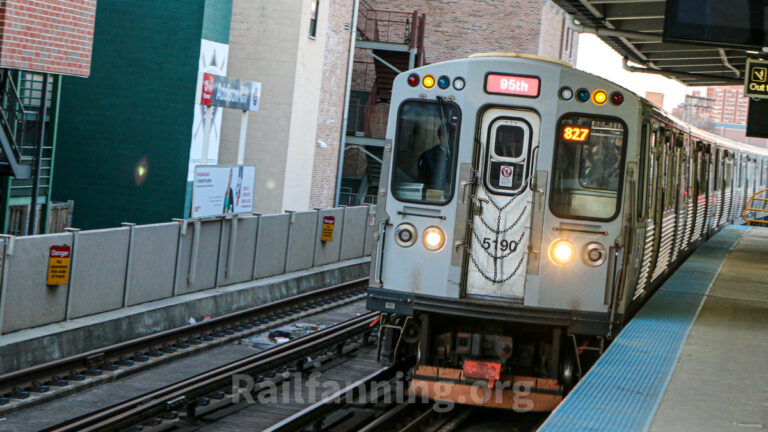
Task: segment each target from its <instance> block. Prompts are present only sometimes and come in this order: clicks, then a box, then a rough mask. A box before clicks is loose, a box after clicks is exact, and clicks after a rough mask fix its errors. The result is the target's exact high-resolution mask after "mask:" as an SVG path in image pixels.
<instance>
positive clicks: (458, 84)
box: [453, 78, 466, 90]
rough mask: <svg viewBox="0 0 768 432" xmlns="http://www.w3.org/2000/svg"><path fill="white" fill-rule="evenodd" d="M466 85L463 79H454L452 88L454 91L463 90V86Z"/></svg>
mask: <svg viewBox="0 0 768 432" xmlns="http://www.w3.org/2000/svg"><path fill="white" fill-rule="evenodd" d="M465 85H466V83H465V82H464V78H455V79H454V80H453V88H455V89H456V90H464V86H465Z"/></svg>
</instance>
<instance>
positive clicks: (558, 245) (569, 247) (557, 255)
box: [549, 239, 576, 265]
mask: <svg viewBox="0 0 768 432" xmlns="http://www.w3.org/2000/svg"><path fill="white" fill-rule="evenodd" d="M575 255H576V253H575V249H574V247H573V243H571V242H569V241H568V240H565V239H558V240H555V241H553V242H552V244H551V245H550V246H549V259H551V260H552V262H553V263H555V264H558V265H566V264H569V263H570V262H571V261H573V257H574V256H575Z"/></svg>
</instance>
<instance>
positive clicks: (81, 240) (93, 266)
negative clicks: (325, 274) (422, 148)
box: [0, 206, 375, 333]
mask: <svg viewBox="0 0 768 432" xmlns="http://www.w3.org/2000/svg"><path fill="white" fill-rule="evenodd" d="M370 209H371V207H369V206H365V207H346V208H339V209H329V210H322V211H304V212H290V213H285V214H275V215H239V216H236V217H234V216H229V217H227V218H214V219H208V220H178V221H175V222H172V223H164V224H153V225H143V226H133V225H131V224H126V226H124V227H120V228H113V229H106V230H93V231H77V230H72V232H68V233H62V234H49V235H40V236H29V237H12V236H2V238H0V333H9V332H12V331H16V330H21V329H25V328H30V327H36V326H40V325H44V324H50V323H55V322H60V321H65V320H68V319H73V318H77V317H82V316H86V315H92V314H97V313H101V312H106V311H109V310H114V309H119V308H122V307H127V306H132V305H136V304H140V303H144V302H148V301H154V300H159V299H164V298H168V297H173V296H176V295H182V294H187V293H191V292H196V291H202V290H207V289H212V288H216V287H221V286H226V285H232V284H236V283H242V282H247V281H251V280H254V279H259V278H264V277H269V276H275V275H279V274H283V273H286V272H293V271H298V270H305V269H309V268H312V267H315V266H321V265H325V264H331V263H335V262H338V261H344V260H350V259H354V258H360V257H362V256H366V255H369V254H370V251H371V247H372V246H371V245H372V242H371V238H372V235H373V232H374V231H375V227H373V226H372V224H371V220H372V218H371V217H370V214H371V213H370ZM324 216H333V217H334V218H335V224H334V234H333V240H332V241H322V240H321V233H322V218H323V217H324ZM55 245H69V246H71V247H72V258H71V263H70V274H69V280H68V284H66V285H61V286H49V285H47V272H48V258H49V250H50V247H51V246H55Z"/></svg>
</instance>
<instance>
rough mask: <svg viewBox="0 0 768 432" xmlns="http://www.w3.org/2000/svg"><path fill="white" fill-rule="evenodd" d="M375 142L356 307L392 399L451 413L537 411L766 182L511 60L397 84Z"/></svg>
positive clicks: (696, 141) (573, 83)
mask: <svg viewBox="0 0 768 432" xmlns="http://www.w3.org/2000/svg"><path fill="white" fill-rule="evenodd" d="M387 138H388V140H387V144H386V146H385V148H384V159H383V161H384V163H383V167H382V172H381V183H380V185H381V186H380V190H379V203H378V208H377V214H376V221H377V232H376V234H375V236H374V237H375V240H376V242H377V243H376V248H375V250H374V253H373V257H372V261H371V278H370V288H369V293H368V299H367V305H368V308H369V309H372V310H376V311H381V312H383V315H382V317H383V318H382V324H383V325H382V329H384V330H383V331H382V336H381V339H380V344H381V347H382V353H383V354H384V355H385V356H387V357H388V358H389V359H390V360H393V359H394V360H396V359H400V358H405V357H410V358H416V359H417V360H416V361H417V364H416V366H415V367H414V369H413V370H412V380H411V389H410V391H411V392H413V393H415V394H418V395H422V396H424V397H429V398H432V399H435V400H444V401H452V402H459V403H464V404H474V405H484V406H491V407H500V408H510V409H512V408H518V407H516V406H515V404H516V403H517V402H519V401H520V400H525V401H526V406H525V407H522V408H524V409H528V410H534V411H548V410H552V409H554V407H555V406H557V404H558V403H559V402H560V401H561V400H562V398H563V396H564V395H565V394H566V393H567V391H568V390H569V389H570V388H571V387H572V386H573V385H574V384H575V383H576V382H577V380H578V379H579V378H580V376H581V375H582V374H583V373H584V372H585V371H586V369H587V368H588V366H589V365H590V364H591V363H593V362H594V361H595V360H596V359H597V357H599V355H600V354H602V352H603V350H604V349H605V348H606V346H607V344H608V343H609V342H610V339H611V338H612V337H613V336H615V335H616V334H617V333H618V332H619V331H620V329H621V328H622V326H623V325H624V324H625V323H626V322H627V321H628V320H629V319H630V318H631V317H632V315H633V313H634V312H636V311H637V309H638V308H639V307H640V306H641V305H642V304H643V303H644V302H645V301H646V299H647V298H648V297H649V296H650V295H651V294H652V293H653V292H654V290H655V289H656V288H657V287H658V286H659V285H660V284H661V283H662V282H663V281H664V280H665V278H666V277H667V276H668V275H669V274H670V273H671V272H672V271H674V270H675V268H676V267H678V266H679V265H680V264H681V263H682V262H683V260H685V258H686V257H687V256H688V255H689V254H690V253H691V252H692V251H693V250H694V249H695V248H696V247H697V246H698V245H699V244H700V243H701V242H702V241H705V240H706V239H707V238H709V237H711V236H712V235H714V234H715V233H716V232H717V231H718V230H720V229H721V228H722V227H723V226H725V225H726V224H729V223H733V222H735V223H739V222H742V217H743V212H744V210H745V208H744V207H745V203H746V202H747V200H748V199H749V197H750V196H751V195H752V194H753V193H754V192H757V191H758V190H760V189H762V188H764V187H765V186H766V182H767V181H768V152H767V151H765V150H763V149H760V148H756V147H752V146H748V145H743V144H740V143H736V142H733V141H730V140H727V139H724V138H722V137H718V136H715V135H713V134H710V133H707V132H705V131H702V130H699V129H697V128H695V127H693V126H691V125H689V124H686V123H684V122H681V121H679V120H677V119H675V118H673V117H672V116H670V115H668V114H667V113H665V112H664V111H662V110H661V109H660V108H659V107H656V106H654V105H652V104H651V103H650V102H648V101H647V100H645V99H643V98H641V97H638V96H637V95H635V94H633V93H632V92H630V91H629V90H626V89H624V88H622V87H620V86H618V85H616V84H614V83H612V82H610V81H607V80H605V79H602V78H600V77H597V76H594V75H591V74H588V73H585V72H583V71H579V70H576V69H574V68H572V67H570V65H568V64H566V63H562V62H559V61H555V60H549V59H544V58H540V57H535V56H527V55H515V54H502V53H491V54H478V55H473V56H471V57H470V58H467V59H461V60H454V61H448V62H443V63H436V64H431V65H428V66H424V67H420V68H418V69H414V70H411V71H408V72H405V73H402V74H400V75H398V76H397V78H396V79H395V81H394V86H393V91H392V99H391V110H390V113H389V126H388V130H387ZM760 204H761V205H765V204H766V202H765V201H760ZM522 396H525V397H524V398H522V399H521V397H522Z"/></svg>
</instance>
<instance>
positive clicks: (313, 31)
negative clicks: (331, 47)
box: [309, 0, 320, 38]
mask: <svg viewBox="0 0 768 432" xmlns="http://www.w3.org/2000/svg"><path fill="white" fill-rule="evenodd" d="M319 2H320V0H312V10H310V11H309V37H311V38H314V37H315V36H317V10H318V7H319V5H318V3H319Z"/></svg>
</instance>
